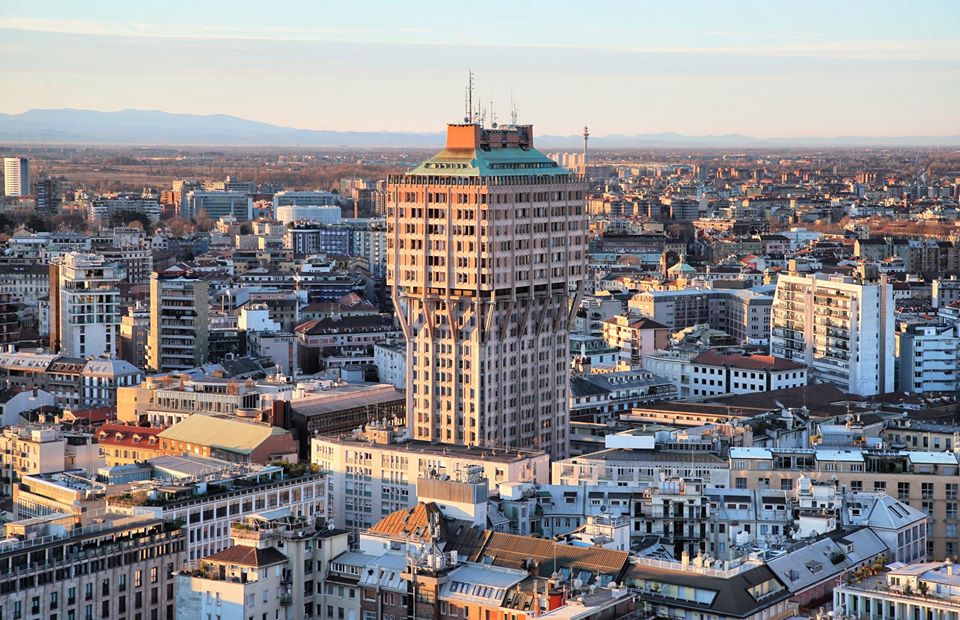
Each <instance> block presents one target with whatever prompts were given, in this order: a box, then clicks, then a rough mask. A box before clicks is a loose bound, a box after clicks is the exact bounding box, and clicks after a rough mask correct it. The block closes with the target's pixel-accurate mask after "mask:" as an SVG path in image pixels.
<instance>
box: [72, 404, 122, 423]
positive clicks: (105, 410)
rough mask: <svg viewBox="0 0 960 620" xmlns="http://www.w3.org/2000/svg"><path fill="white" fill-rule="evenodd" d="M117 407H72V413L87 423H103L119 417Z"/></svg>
mask: <svg viewBox="0 0 960 620" xmlns="http://www.w3.org/2000/svg"><path fill="white" fill-rule="evenodd" d="M116 411H117V410H116V408H115V407H97V408H95V409H71V410H70V414H71V415H72V416H73V417H74V419H76V420H83V421H84V422H86V423H87V424H103V423H104V422H106V421H107V420H113V419H114V418H116V417H117V413H116Z"/></svg>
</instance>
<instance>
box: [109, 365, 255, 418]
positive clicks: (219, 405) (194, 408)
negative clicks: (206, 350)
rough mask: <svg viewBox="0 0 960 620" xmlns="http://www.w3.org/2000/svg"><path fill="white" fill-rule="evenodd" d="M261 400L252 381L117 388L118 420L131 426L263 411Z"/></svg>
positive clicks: (150, 382) (169, 381)
mask: <svg viewBox="0 0 960 620" xmlns="http://www.w3.org/2000/svg"><path fill="white" fill-rule="evenodd" d="M260 396H261V395H260V393H259V392H258V391H257V389H256V386H255V385H254V382H253V381H252V380H238V379H224V378H220V377H202V378H197V379H186V378H184V377H182V376H177V375H168V376H155V377H148V378H147V379H145V380H144V381H143V383H141V384H140V385H136V386H130V387H120V388H117V419H118V420H119V421H120V422H124V423H127V424H138V423H139V422H142V421H146V422H149V423H150V424H151V425H152V426H171V425H173V424H176V423H177V422H180V421H182V420H184V419H186V418H187V417H189V416H191V415H193V414H194V413H207V414H221V415H238V414H244V413H246V412H253V411H259V410H260ZM250 415H251V416H252V413H251V414H250Z"/></svg>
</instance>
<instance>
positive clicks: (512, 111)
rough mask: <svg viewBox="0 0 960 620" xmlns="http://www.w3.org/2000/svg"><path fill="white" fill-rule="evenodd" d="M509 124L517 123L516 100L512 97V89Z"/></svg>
mask: <svg viewBox="0 0 960 620" xmlns="http://www.w3.org/2000/svg"><path fill="white" fill-rule="evenodd" d="M510 124H511V125H516V124H517V102H516V101H514V99H513V91H512V90H511V91H510Z"/></svg>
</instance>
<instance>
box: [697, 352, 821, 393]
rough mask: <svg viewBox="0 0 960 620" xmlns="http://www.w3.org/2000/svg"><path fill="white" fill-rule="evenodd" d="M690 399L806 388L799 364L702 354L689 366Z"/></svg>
mask: <svg viewBox="0 0 960 620" xmlns="http://www.w3.org/2000/svg"><path fill="white" fill-rule="evenodd" d="M690 381H691V384H690V395H691V396H716V395H719V394H749V393H752V392H769V391H771V390H782V389H786V388H792V387H801V386H804V385H806V384H807V368H806V366H804V365H803V364H798V363H796V362H793V361H790V360H787V359H782V358H777V357H773V356H772V355H738V354H730V355H724V354H720V353H715V352H713V351H704V352H703V353H700V354H699V355H698V356H697V357H695V358H693V360H691V362H690Z"/></svg>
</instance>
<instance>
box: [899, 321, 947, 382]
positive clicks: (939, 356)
mask: <svg viewBox="0 0 960 620" xmlns="http://www.w3.org/2000/svg"><path fill="white" fill-rule="evenodd" d="M896 343H897V390H899V391H902V392H917V393H926V392H954V391H957V390H958V389H960V335H958V334H957V326H956V325H955V324H952V323H946V324H938V323H912V324H911V323H907V322H903V323H900V324H899V325H898V329H897V333H896Z"/></svg>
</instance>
